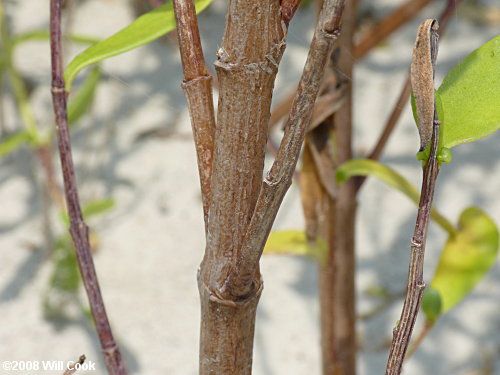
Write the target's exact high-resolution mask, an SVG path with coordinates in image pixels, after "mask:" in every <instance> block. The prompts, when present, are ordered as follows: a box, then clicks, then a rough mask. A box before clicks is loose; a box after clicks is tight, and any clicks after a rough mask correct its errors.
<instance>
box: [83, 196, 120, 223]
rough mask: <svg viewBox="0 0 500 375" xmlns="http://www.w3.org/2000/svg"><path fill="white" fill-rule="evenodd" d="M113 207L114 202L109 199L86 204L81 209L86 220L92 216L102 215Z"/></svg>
mask: <svg viewBox="0 0 500 375" xmlns="http://www.w3.org/2000/svg"><path fill="white" fill-rule="evenodd" d="M113 207H115V201H114V200H113V199H111V198H107V199H99V200H95V201H92V202H90V203H88V204H86V205H85V206H84V207H83V208H82V213H83V217H85V219H88V218H90V217H92V216H96V215H99V214H102V213H104V212H106V211H109V210H111V209H112V208H113Z"/></svg>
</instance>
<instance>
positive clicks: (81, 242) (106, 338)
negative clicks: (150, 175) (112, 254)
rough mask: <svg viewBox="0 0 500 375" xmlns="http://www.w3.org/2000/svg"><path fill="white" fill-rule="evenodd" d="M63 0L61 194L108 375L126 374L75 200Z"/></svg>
mask: <svg viewBox="0 0 500 375" xmlns="http://www.w3.org/2000/svg"><path fill="white" fill-rule="evenodd" d="M61 7H62V0H51V2H50V47H51V61H52V101H53V106H54V113H55V121H56V130H57V141H58V147H59V155H60V158H61V167H62V172H63V179H64V191H65V196H66V203H67V207H68V216H69V218H70V233H71V237H72V238H73V243H74V245H75V249H76V255H77V260H78V266H79V268H80V273H81V276H82V280H83V284H84V286H85V290H86V292H87V296H88V299H89V304H90V308H91V310H92V315H93V318H94V323H95V326H96V330H97V334H98V336H99V341H100V343H101V350H102V353H103V356H104V362H105V364H106V368H107V370H108V373H109V374H110V375H126V374H127V372H126V370H125V365H124V363H123V361H122V358H121V354H120V350H119V348H118V346H117V344H116V342H115V340H114V338H113V333H112V331H111V326H110V324H109V321H108V317H107V314H106V309H105V307H104V301H103V299H102V295H101V290H100V288H99V281H98V279H97V274H96V271H95V267H94V262H93V259H92V253H91V249H90V243H89V230H88V227H87V225H86V224H85V222H84V220H83V215H82V210H81V207H80V202H79V198H78V186H77V183H76V177H75V170H74V166H73V157H72V153H71V140H70V135H69V129H68V116H67V93H66V91H65V90H64V78H63V63H62V43H61Z"/></svg>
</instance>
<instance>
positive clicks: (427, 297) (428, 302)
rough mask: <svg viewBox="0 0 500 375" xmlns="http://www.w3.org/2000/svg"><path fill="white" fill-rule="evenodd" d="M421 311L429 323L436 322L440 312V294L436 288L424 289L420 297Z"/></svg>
mask: <svg viewBox="0 0 500 375" xmlns="http://www.w3.org/2000/svg"><path fill="white" fill-rule="evenodd" d="M422 311H423V312H424V314H425V316H426V318H427V321H428V322H430V323H434V322H436V320H437V319H438V318H439V317H440V316H441V313H442V301H441V295H440V294H439V292H438V291H437V290H436V289H432V288H427V289H425V292H424V295H423V297H422Z"/></svg>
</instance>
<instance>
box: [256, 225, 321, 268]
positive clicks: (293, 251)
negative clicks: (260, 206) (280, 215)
mask: <svg viewBox="0 0 500 375" xmlns="http://www.w3.org/2000/svg"><path fill="white" fill-rule="evenodd" d="M264 254H283V255H302V256H308V257H310V258H312V259H317V260H320V261H325V260H326V257H327V254H328V246H327V244H326V242H325V241H324V240H323V239H321V238H319V237H318V239H317V240H316V243H315V244H312V245H310V244H308V242H307V238H306V234H305V232H304V231H301V230H281V231H272V232H271V234H270V235H269V238H268V239H267V242H266V246H265V247H264Z"/></svg>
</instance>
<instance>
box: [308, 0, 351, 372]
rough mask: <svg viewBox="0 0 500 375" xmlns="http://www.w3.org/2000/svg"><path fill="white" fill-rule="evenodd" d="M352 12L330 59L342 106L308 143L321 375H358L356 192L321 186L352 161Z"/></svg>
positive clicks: (348, 4) (348, 12)
mask: <svg viewBox="0 0 500 375" xmlns="http://www.w3.org/2000/svg"><path fill="white" fill-rule="evenodd" d="M356 8H357V1H356V0H351V1H347V2H346V8H345V12H344V22H343V23H342V35H341V38H340V39H339V43H338V46H337V48H336V49H335V50H334V51H333V53H332V55H331V56H332V61H331V68H330V74H333V75H334V76H335V78H336V79H335V80H334V82H336V86H337V89H338V88H339V87H342V90H343V94H344V97H343V101H342V105H341V107H340V108H339V109H338V111H337V112H336V113H335V114H334V115H333V116H332V117H330V118H329V119H327V120H326V121H325V122H324V123H323V124H321V125H320V126H318V128H316V129H315V130H314V131H313V132H312V134H311V136H310V137H309V139H308V144H307V145H308V147H309V148H310V150H311V155H312V158H313V160H314V164H315V166H316V171H317V173H316V176H317V178H318V180H319V181H318V183H320V184H321V186H322V188H323V194H322V197H321V199H320V200H319V201H320V202H321V203H320V206H319V211H318V212H317V219H316V223H315V224H311V225H317V231H318V232H317V233H318V235H319V236H321V237H322V238H323V239H324V240H325V241H326V243H327V244H328V247H329V252H328V258H327V259H326V262H325V263H321V264H320V265H319V293H320V321H321V348H322V363H323V366H322V367H323V374H324V375H354V374H355V373H356V329H355V328H356V327H355V321H356V314H355V284H354V278H355V269H356V268H355V249H354V236H355V217H356V191H355V186H354V184H353V182H352V181H347V182H346V183H344V184H342V185H341V186H339V187H338V188H337V189H336V191H335V194H333V195H332V194H331V188H329V186H328V185H326V184H325V183H324V182H322V181H324V180H325V178H324V176H325V173H326V172H325V171H328V170H330V173H328V174H334V173H335V172H334V168H335V167H336V166H338V165H340V164H342V163H343V162H345V161H347V160H349V159H351V158H352V148H351V144H352V67H353V65H354V60H353V36H354V29H355V25H356ZM333 89H334V88H332V90H333ZM313 177H314V176H313ZM329 191H330V193H329ZM308 229H309V231H310V228H308Z"/></svg>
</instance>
